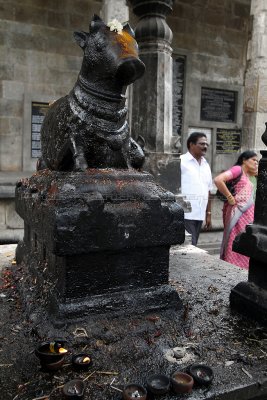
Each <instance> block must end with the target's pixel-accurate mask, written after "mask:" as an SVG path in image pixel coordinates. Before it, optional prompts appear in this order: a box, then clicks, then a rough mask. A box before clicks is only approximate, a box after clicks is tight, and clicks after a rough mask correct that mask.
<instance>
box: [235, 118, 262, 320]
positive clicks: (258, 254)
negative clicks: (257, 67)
mask: <svg viewBox="0 0 267 400" xmlns="http://www.w3.org/2000/svg"><path fill="white" fill-rule="evenodd" d="M265 125H266V130H265V132H264V134H263V135H262V140H263V142H264V144H265V145H266V146H267V123H265ZM261 155H262V158H261V160H260V163H259V175H258V183H257V194H256V202H255V214H254V222H253V224H250V225H247V226H246V232H244V233H242V234H241V235H239V236H237V237H236V239H235V241H234V244H233V250H234V251H237V252H238V253H241V254H244V255H246V256H249V257H250V262H249V275H248V282H240V283H239V284H238V285H237V286H236V287H234V289H233V290H232V292H231V295H230V302H231V306H232V307H233V308H235V309H237V310H238V311H239V312H241V313H242V314H245V315H248V316H251V317H253V318H255V319H257V320H259V321H260V322H261V323H264V324H266V323H267V273H266V271H267V151H266V150H263V151H261Z"/></svg>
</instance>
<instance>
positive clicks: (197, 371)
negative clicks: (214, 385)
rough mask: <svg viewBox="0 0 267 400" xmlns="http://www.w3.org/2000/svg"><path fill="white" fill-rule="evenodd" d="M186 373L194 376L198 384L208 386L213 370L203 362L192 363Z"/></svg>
mask: <svg viewBox="0 0 267 400" xmlns="http://www.w3.org/2000/svg"><path fill="white" fill-rule="evenodd" d="M188 373H189V374H190V375H191V376H192V377H193V378H194V381H195V382H196V383H197V384H198V385H203V386H208V385H210V384H211V382H212V380H213V370H212V369H211V368H210V367H209V366H208V365H204V364H192V365H190V367H189V368H188Z"/></svg>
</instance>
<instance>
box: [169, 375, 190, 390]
mask: <svg viewBox="0 0 267 400" xmlns="http://www.w3.org/2000/svg"><path fill="white" fill-rule="evenodd" d="M171 382H172V388H173V391H174V392H175V393H190V392H191V391H192V388H193V385H194V379H193V378H192V376H191V375H189V374H186V373H185V372H180V371H177V372H174V374H173V375H172V378H171Z"/></svg>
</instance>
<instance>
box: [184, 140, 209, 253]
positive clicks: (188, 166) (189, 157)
mask: <svg viewBox="0 0 267 400" xmlns="http://www.w3.org/2000/svg"><path fill="white" fill-rule="evenodd" d="M208 146H209V144H208V140H207V136H206V135H205V134H204V133H202V132H193V133H191V135H190V136H189V138H188V139H187V148H188V152H187V153H186V154H182V155H181V190H182V195H183V196H185V197H186V200H189V201H190V203H191V208H192V211H191V212H189V213H185V215H184V218H185V221H184V222H185V229H186V230H187V232H189V233H190V234H191V235H192V244H193V245H194V246H196V245H197V242H198V237H199V233H200V229H201V226H202V223H203V221H204V220H205V229H210V228H211V201H210V190H211V189H212V176H211V170H210V166H209V164H208V162H207V160H206V159H205V158H204V156H205V155H206V152H207V149H208Z"/></svg>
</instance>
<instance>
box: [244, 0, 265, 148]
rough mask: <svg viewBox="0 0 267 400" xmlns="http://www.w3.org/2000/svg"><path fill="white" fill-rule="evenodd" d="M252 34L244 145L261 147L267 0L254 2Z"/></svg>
mask: <svg viewBox="0 0 267 400" xmlns="http://www.w3.org/2000/svg"><path fill="white" fill-rule="evenodd" d="M251 15H252V34H251V39H250V40H249V43H248V52H247V71H246V79H245V91H244V120H243V148H244V149H255V150H257V151H259V150H260V149H261V134H262V127H263V126H264V123H265V121H267V2H266V0H252V1H251Z"/></svg>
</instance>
